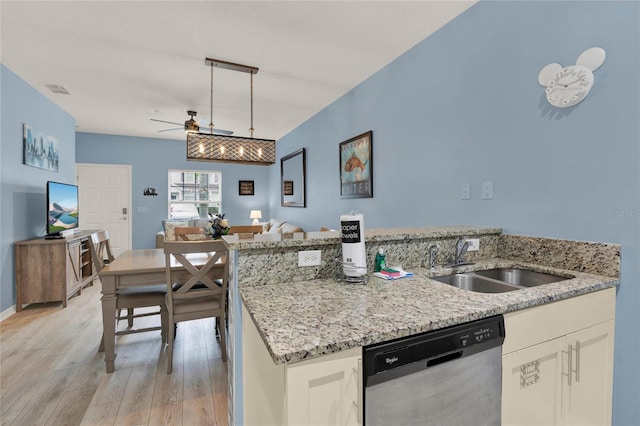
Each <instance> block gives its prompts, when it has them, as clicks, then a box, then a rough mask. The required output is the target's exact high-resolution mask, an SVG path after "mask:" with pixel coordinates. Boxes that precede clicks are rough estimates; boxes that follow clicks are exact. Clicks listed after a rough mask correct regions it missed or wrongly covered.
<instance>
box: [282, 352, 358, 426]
mask: <svg viewBox="0 0 640 426" xmlns="http://www.w3.org/2000/svg"><path fill="white" fill-rule="evenodd" d="M361 356H362V353H361V349H360V348H358V349H352V350H349V351H344V353H343V352H339V353H337V354H333V355H329V356H328V357H319V358H318V359H317V360H314V359H312V360H309V361H303V362H301V363H299V364H298V365H296V364H292V365H291V366H289V367H288V368H287V411H288V422H287V423H288V424H290V425H327V426H328V425H358V424H359V421H360V416H359V410H360V409H361V405H360V403H359V402H360V392H359V389H360V386H361V384H360V383H361V382H360V380H361V378H360V374H361V373H360V369H359V365H360V362H361V359H362V358H361Z"/></svg>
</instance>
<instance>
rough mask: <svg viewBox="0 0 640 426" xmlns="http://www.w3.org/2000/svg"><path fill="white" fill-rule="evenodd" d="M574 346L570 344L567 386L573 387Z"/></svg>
mask: <svg viewBox="0 0 640 426" xmlns="http://www.w3.org/2000/svg"><path fill="white" fill-rule="evenodd" d="M572 358H573V345H572V344H571V343H569V350H568V351H567V369H568V371H567V385H569V386H571V373H572V372H573V362H572Z"/></svg>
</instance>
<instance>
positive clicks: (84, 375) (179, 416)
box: [0, 281, 227, 426]
mask: <svg viewBox="0 0 640 426" xmlns="http://www.w3.org/2000/svg"><path fill="white" fill-rule="evenodd" d="M144 321H147V322H149V323H151V322H154V323H159V317H158V316H153V317H146V318H140V319H136V325H139V324H140V323H142V322H144ZM140 325H141V324H140ZM119 327H120V328H124V327H126V321H121V322H120V325H119ZM214 327H215V320H213V319H206V320H198V321H189V322H185V323H180V324H179V325H178V334H177V336H176V340H175V343H174V345H175V346H174V355H173V373H172V374H169V375H168V374H167V373H166V367H167V364H166V362H167V360H166V353H165V350H163V348H162V342H161V337H160V332H159V331H155V332H148V333H138V334H130V335H125V336H119V337H117V338H116V353H117V356H116V369H115V372H114V373H112V374H106V373H105V366H104V356H103V354H102V353H98V344H99V343H100V337H101V335H102V315H101V310H100V282H99V281H96V282H95V284H94V285H93V286H91V287H87V288H85V289H84V290H83V291H82V295H80V296H77V297H73V298H72V299H70V300H69V306H68V307H67V308H65V309H62V308H61V304H59V303H57V304H56V303H54V304H39V305H35V306H33V305H30V306H28V307H26V308H25V309H24V310H23V311H22V312H19V313H17V314H15V315H13V316H11V317H10V318H8V319H6V320H4V321H3V322H2V323H1V327H0V330H1V332H0V394H1V397H0V424H2V425H20V426H22V425H156V424H172V425H189V426H191V425H226V424H227V364H226V363H223V362H222V360H221V348H220V345H219V343H218V341H217V340H216V338H215V335H214Z"/></svg>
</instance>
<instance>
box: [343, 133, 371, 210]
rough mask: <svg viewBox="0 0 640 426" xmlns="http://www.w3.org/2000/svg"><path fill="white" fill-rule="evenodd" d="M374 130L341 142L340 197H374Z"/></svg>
mask: <svg viewBox="0 0 640 426" xmlns="http://www.w3.org/2000/svg"><path fill="white" fill-rule="evenodd" d="M372 147H373V132H372V131H368V132H366V133H363V134H361V135H358V136H356V137H353V138H351V139H349V140H347V141H344V142H342V143H340V197H342V198H371V197H373V175H372V172H373V162H372V159H373V157H372V155H373V149H372Z"/></svg>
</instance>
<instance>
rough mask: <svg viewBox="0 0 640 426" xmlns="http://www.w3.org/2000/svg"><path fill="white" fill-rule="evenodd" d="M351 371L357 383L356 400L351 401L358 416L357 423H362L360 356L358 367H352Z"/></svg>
mask: <svg viewBox="0 0 640 426" xmlns="http://www.w3.org/2000/svg"><path fill="white" fill-rule="evenodd" d="M353 372H354V373H355V374H356V382H357V383H358V400H357V401H353V405H354V406H355V408H356V413H357V417H358V424H359V425H361V424H362V410H363V408H364V407H363V406H362V358H358V369H357V370H356V369H354V370H353Z"/></svg>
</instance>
